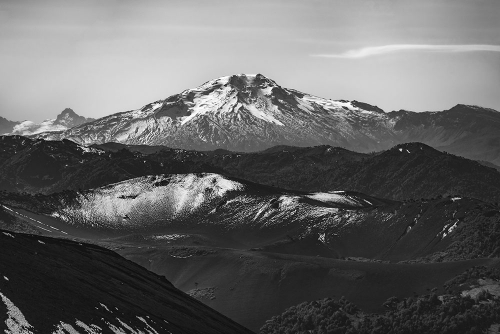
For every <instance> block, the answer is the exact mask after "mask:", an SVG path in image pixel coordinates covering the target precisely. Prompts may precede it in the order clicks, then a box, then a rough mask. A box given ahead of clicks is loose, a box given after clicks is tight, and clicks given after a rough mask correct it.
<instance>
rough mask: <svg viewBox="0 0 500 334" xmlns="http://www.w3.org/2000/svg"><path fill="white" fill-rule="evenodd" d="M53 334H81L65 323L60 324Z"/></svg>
mask: <svg viewBox="0 0 500 334" xmlns="http://www.w3.org/2000/svg"><path fill="white" fill-rule="evenodd" d="M52 334H80V332H78V331H77V330H76V329H75V328H74V327H73V326H71V325H70V324H67V323H65V322H62V321H61V322H60V323H59V324H58V325H57V327H56V330H55V331H53V332H52Z"/></svg>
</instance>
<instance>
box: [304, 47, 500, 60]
mask: <svg viewBox="0 0 500 334" xmlns="http://www.w3.org/2000/svg"><path fill="white" fill-rule="evenodd" d="M402 51H420V52H477V51H491V52H500V45H483V44H476V45H467V44H466V45H430V44H394V45H383V46H371V47H367V48H362V49H355V50H349V51H347V52H344V53H339V54H317V55H311V56H313V57H322V58H347V59H357V58H366V57H371V56H378V55H383V54H388V53H395V52H402Z"/></svg>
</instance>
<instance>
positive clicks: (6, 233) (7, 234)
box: [2, 232, 15, 239]
mask: <svg viewBox="0 0 500 334" xmlns="http://www.w3.org/2000/svg"><path fill="white" fill-rule="evenodd" d="M2 233H3V234H5V235H6V236H8V237H11V238H14V239H15V237H14V236H13V235H12V234H10V233H9V232H2Z"/></svg>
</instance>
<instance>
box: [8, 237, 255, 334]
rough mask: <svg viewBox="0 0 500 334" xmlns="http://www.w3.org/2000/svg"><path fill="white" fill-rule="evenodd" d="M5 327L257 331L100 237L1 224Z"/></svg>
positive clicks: (56, 330) (74, 330) (11, 330)
mask: <svg viewBox="0 0 500 334" xmlns="http://www.w3.org/2000/svg"><path fill="white" fill-rule="evenodd" d="M0 244H1V245H2V251H1V252H0V300H1V302H0V329H2V332H5V333H16V334H18V333H25V334H31V333H61V334H62V333H93V334H100V333H131V334H132V333H136V334H139V333H151V334H152V333H158V334H159V333H172V334H173V333H186V334H187V333H228V334H229V333H231V334H232V333H251V332H250V331H249V330H247V329H245V328H244V327H242V326H240V325H238V324H236V323H235V322H233V321H231V320H230V319H228V318H226V317H224V316H223V315H221V314H219V313H217V312H216V311H214V310H212V309H210V308H208V307H206V306H205V305H203V304H202V303H200V302H198V301H196V300H195V299H193V298H191V297H189V296H188V295H186V294H184V293H182V292H181V291H179V290H178V289H176V288H174V287H173V285H172V284H171V283H170V282H168V281H167V280H166V279H165V278H164V277H162V276H158V275H156V274H153V273H151V272H149V271H147V270H145V269H144V268H142V267H140V266H138V265H136V264H134V263H132V262H130V261H127V260H125V259H124V258H122V257H120V256H119V255H117V254H116V253H114V252H112V251H109V250H107V249H104V248H101V247H97V246H94V245H88V244H82V243H77V242H72V241H68V240H61V239H53V238H47V237H41V236H33V235H25V234H17V233H13V232H7V231H3V230H0Z"/></svg>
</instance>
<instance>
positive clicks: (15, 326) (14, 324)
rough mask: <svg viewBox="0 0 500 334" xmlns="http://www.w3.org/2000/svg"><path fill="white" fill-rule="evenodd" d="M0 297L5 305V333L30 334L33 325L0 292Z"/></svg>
mask: <svg viewBox="0 0 500 334" xmlns="http://www.w3.org/2000/svg"><path fill="white" fill-rule="evenodd" d="M0 297H1V298H2V301H3V303H4V304H5V306H6V307H7V316H8V318H7V320H5V324H6V325H7V329H6V330H4V332H5V334H32V333H33V332H32V329H33V326H31V325H30V324H29V322H28V321H27V320H26V318H25V317H24V315H23V313H22V312H21V310H20V309H18V308H17V307H16V305H14V303H13V302H12V301H11V300H10V299H9V298H7V297H6V296H5V295H4V294H2V293H1V292H0Z"/></svg>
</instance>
